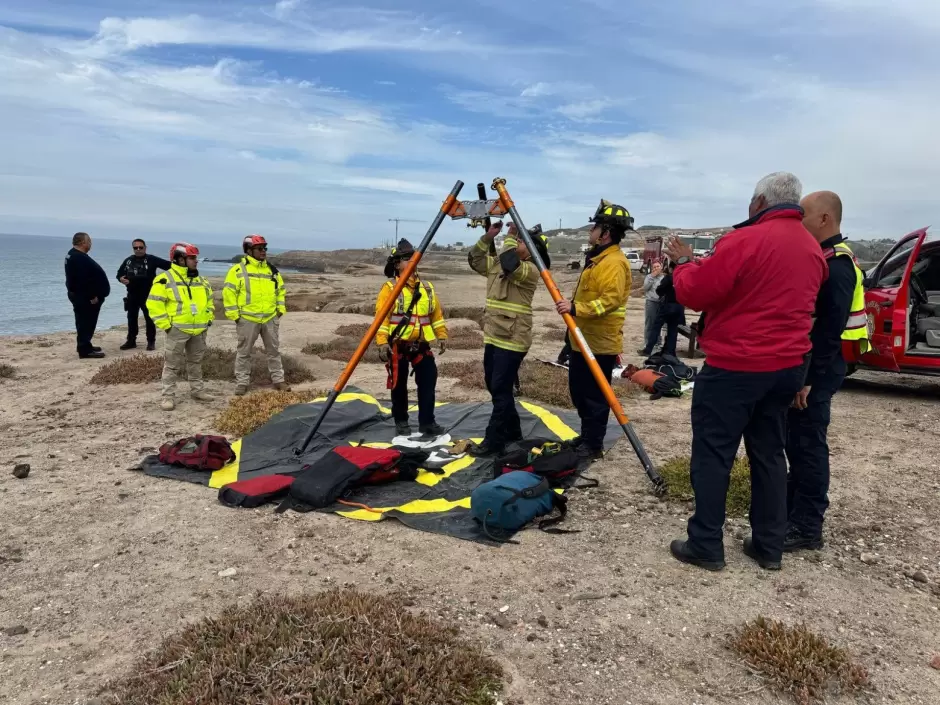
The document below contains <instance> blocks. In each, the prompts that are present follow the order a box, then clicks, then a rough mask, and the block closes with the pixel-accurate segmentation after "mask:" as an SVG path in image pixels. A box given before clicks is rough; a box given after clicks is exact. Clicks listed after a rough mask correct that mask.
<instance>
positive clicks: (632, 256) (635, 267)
mask: <svg viewBox="0 0 940 705" xmlns="http://www.w3.org/2000/svg"><path fill="white" fill-rule="evenodd" d="M620 249H621V250H623V248H620ZM623 254H624V257H626V258H627V262H629V263H630V269H631V270H632V271H634V272H638V271H640V269H641V268H642V267H643V258H642V257H641V256H640V253H639V252H634V251H630V252H627V251H624V253H623Z"/></svg>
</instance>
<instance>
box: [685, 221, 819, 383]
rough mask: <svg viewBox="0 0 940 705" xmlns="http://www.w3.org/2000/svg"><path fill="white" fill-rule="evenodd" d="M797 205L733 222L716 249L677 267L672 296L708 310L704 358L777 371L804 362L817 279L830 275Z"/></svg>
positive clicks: (732, 366)
mask: <svg viewBox="0 0 940 705" xmlns="http://www.w3.org/2000/svg"><path fill="white" fill-rule="evenodd" d="M802 218H803V214H802V211H801V210H800V209H799V208H798V207H796V206H777V207H776V208H771V209H768V210H766V211H764V212H762V213H758V214H757V215H756V216H755V217H754V218H752V219H750V220H746V221H745V222H743V223H741V224H740V225H738V226H736V228H737V229H736V230H735V231H734V232H732V233H729V234H727V235H725V236H724V237H723V238H722V239H721V240H720V241H719V242H718V244H717V245H716V247H715V251H714V253H713V254H712V255H711V256H710V257H706V258H704V259H701V260H697V261H695V262H691V263H689V264H684V265H681V266H679V267H677V268H676V270H675V274H674V275H673V282H674V284H675V288H676V298H677V300H678V301H679V303H681V304H683V305H684V306H686V307H687V308H691V309H694V310H696V311H704V312H705V325H704V328H705V330H704V332H703V333H702V335H701V336H700V338H699V341H700V344H701V346H702V350H704V351H705V361H706V362H707V363H708V364H709V365H711V366H713V367H718V368H721V369H724V370H733V371H738V372H774V371H776V370H783V369H787V368H789V367H796V366H797V365H800V364H802V362H803V358H804V355H805V354H806V353H807V352H809V350H810V348H811V347H812V345H811V343H810V339H809V333H810V329H811V328H812V325H813V320H812V315H813V311H814V309H815V303H816V295H817V294H818V293H819V287H820V286H821V285H822V283H823V282H824V281H825V280H826V277H827V276H828V269H827V267H826V260H825V259H824V258H823V255H822V250H821V249H820V247H819V243H818V242H816V240H815V239H814V238H813V236H812V235H810V234H809V231H807V230H806V228H804V227H803V222H802Z"/></svg>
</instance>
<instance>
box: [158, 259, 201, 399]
mask: <svg viewBox="0 0 940 705" xmlns="http://www.w3.org/2000/svg"><path fill="white" fill-rule="evenodd" d="M170 260H171V262H172V264H171V265H170V269H169V270H167V272H166V273H165V274H161V275H159V276H158V277H157V278H156V279H155V280H154V282H153V287H152V288H151V289H150V295H149V296H148V297H147V308H148V309H149V310H150V318H151V319H153V322H154V325H156V326H157V328H159V329H160V330H163V331H166V350H165V359H164V363H163V400H162V401H161V402H160V408H161V409H163V410H164V411H172V410H173V409H174V408H175V407H176V401H175V399H174V395H175V393H176V382H177V380H178V379H179V377H180V373H181V372H182V371H183V368H184V367H185V368H186V377H187V378H188V379H189V392H190V395H191V396H192V398H193V399H195V400H196V401H212V399H213V397H212V396H211V395H209V394H207V393H206V392H205V391H204V388H203V387H204V385H203V381H202V359H203V357H205V354H206V333H208V331H209V326H211V325H212V319H213V318H214V317H215V302H214V301H213V299H212V287H210V286H209V280H208V279H206V278H204V277H202V276H200V274H199V270H198V269H197V268H196V267H197V265H198V263H199V248H198V247H196V246H195V245H190V244H189V243H188V242H177V243H174V244H173V245H172V246H171V247H170Z"/></svg>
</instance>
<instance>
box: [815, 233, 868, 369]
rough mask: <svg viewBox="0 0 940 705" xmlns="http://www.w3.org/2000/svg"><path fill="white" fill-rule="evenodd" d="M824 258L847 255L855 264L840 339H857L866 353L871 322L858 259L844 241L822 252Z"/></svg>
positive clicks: (862, 350)
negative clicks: (853, 277) (850, 303)
mask: <svg viewBox="0 0 940 705" xmlns="http://www.w3.org/2000/svg"><path fill="white" fill-rule="evenodd" d="M823 256H824V257H825V258H826V259H830V258H831V257H840V256H842V257H849V258H851V260H852V264H853V265H854V266H855V291H854V292H853V293H852V307H851V308H850V309H849V317H848V320H847V321H846V322H845V330H844V331H843V332H842V340H857V341H859V345H860V346H861V350H860V352H861V353H866V352H868V351H869V350H870V349H871V334H872V330H871V322H870V321H869V320H868V314H867V313H866V311H865V286H864V285H863V284H862V282H863V281H864V280H865V274H864V273H863V272H862V270H861V269H860V268H859V266H858V260H857V259H856V258H855V253H854V252H852V248H850V247H849V246H848V245H846V244H845V243H844V242H839V243H837V244H835V245H834V246H833V247H832V248H831V249H828V250H826V251H824V252H823Z"/></svg>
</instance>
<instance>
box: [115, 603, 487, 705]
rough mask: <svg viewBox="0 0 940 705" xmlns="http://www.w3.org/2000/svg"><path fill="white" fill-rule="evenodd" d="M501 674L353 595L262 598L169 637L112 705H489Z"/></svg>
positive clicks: (468, 648)
mask: <svg viewBox="0 0 940 705" xmlns="http://www.w3.org/2000/svg"><path fill="white" fill-rule="evenodd" d="M502 678H503V672H502V669H501V667H500V666H499V664H498V663H496V662H495V661H494V660H493V659H491V658H489V657H488V656H486V654H485V653H484V652H483V651H482V649H481V648H480V647H479V646H476V645H474V644H471V643H468V642H466V641H464V640H463V639H462V638H461V637H460V636H459V635H458V632H457V630H456V629H454V628H452V627H449V626H446V625H442V624H439V623H438V622H436V621H433V620H431V619H430V618H428V617H425V616H419V615H414V614H412V613H410V612H408V611H407V610H406V609H404V608H403V607H402V606H401V602H400V601H399V600H394V599H392V598H389V597H385V596H381V595H376V594H374V593H369V594H366V593H361V592H356V591H353V590H331V591H328V592H322V593H319V594H316V595H303V596H298V597H284V596H277V595H259V596H257V597H256V598H255V599H254V600H251V601H248V602H246V603H245V604H236V605H232V606H230V607H229V608H228V609H226V610H225V611H223V612H222V613H221V614H220V615H219V616H218V617H215V618H210V619H204V620H202V621H200V622H197V623H195V624H192V625H191V626H189V627H187V628H185V629H184V630H183V631H181V632H179V633H177V634H173V635H171V636H169V637H167V638H166V639H165V640H164V642H163V643H162V645H160V647H159V648H157V649H156V650H155V651H154V652H152V653H151V654H149V655H147V656H146V657H144V658H143V659H142V661H141V662H140V663H138V664H136V665H135V666H134V667H133V668H132V669H131V670H130V673H129V675H127V676H126V677H125V678H124V679H122V680H119V681H116V682H113V683H110V684H108V685H107V686H105V688H104V690H103V692H102V693H101V695H102V697H103V701H104V702H105V703H107V704H108V705H119V704H120V705H124V704H125V703H134V705H195V704H196V703H209V702H211V703H213V704H214V705H248V704H249V703H250V704H251V705H280V704H281V703H288V702H290V703H300V702H305V703H306V702H309V703H343V704H344V705H378V704H379V703H411V704H412V705H495V703H496V702H497V694H498V692H499V691H500V689H501V680H502Z"/></svg>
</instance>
